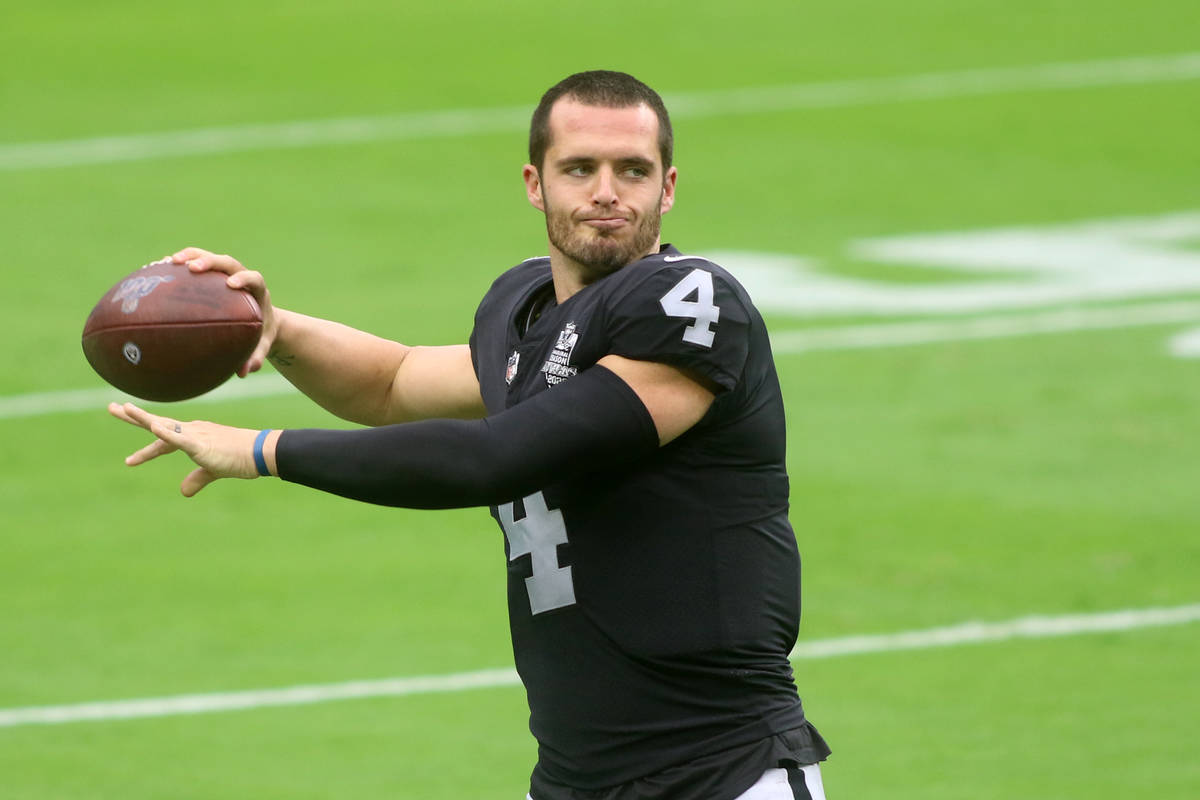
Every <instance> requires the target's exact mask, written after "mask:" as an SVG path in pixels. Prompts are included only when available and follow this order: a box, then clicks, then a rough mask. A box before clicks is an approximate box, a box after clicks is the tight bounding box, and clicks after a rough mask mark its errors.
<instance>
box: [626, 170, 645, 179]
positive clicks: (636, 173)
mask: <svg viewBox="0 0 1200 800" xmlns="http://www.w3.org/2000/svg"><path fill="white" fill-rule="evenodd" d="M625 174H626V175H628V176H629V177H631V178H646V177H649V176H650V171H649V170H648V169H646V168H645V167H627V168H626V169H625Z"/></svg>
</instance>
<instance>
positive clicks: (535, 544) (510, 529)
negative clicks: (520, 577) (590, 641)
mask: <svg viewBox="0 0 1200 800" xmlns="http://www.w3.org/2000/svg"><path fill="white" fill-rule="evenodd" d="M524 505H525V516H524V517H522V518H521V519H513V517H514V512H513V503H505V504H504V505H502V506H500V507H499V508H498V509H497V510H498V511H499V512H500V525H501V527H503V528H504V535H505V536H507V537H508V560H509V561H515V560H517V559H518V558H520V557H522V556H531V558H530V561H531V563H532V566H533V574H532V575H530V576H529V577H528V578H526V579H525V591H526V592H528V593H529V610H530V611H531V612H532V613H534V614H541V613H542V612H543V611H553V610H554V609H556V608H563V607H564V606H573V605H575V582H574V581H573V580H572V578H571V568H570V567H560V566H559V565H558V546H559V545H560V544H566V543H567V526H566V524H564V523H563V516H562V512H561V511H559V510H558V509H554V510H551V509H549V508H547V507H546V498H544V497H542V493H541V492H537V493H536V494H531V495H529V497H526V498H525V500H524Z"/></svg>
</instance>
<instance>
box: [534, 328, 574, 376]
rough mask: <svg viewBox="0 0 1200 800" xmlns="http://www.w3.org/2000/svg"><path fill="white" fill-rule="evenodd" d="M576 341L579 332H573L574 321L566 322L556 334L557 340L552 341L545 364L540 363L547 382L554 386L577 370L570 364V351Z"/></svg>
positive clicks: (572, 349)
mask: <svg viewBox="0 0 1200 800" xmlns="http://www.w3.org/2000/svg"><path fill="white" fill-rule="evenodd" d="M578 341H579V334H578V333H576V332H575V323H574V322H568V323H567V324H566V326H565V327H563V329H562V331H561V332H560V333H559V334H558V341H557V342H555V343H554V349H553V350H551V351H550V357H549V358H547V359H546V363H545V364H542V372H543V373H544V374H545V376H546V383H547V384H549V385H550V386H554V385H555V384H559V383H562V382H563V381H565V380H566V379H567V378H570V377H571V376H572V375H574V374H575V373H577V372H579V369H578V368H577V367H572V366H571V353H572V352H574V350H575V344H576V343H577V342H578Z"/></svg>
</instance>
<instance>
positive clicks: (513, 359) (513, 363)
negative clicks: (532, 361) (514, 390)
mask: <svg viewBox="0 0 1200 800" xmlns="http://www.w3.org/2000/svg"><path fill="white" fill-rule="evenodd" d="M520 363H521V354H520V353H518V352H517V351H516V350H513V352H512V355H511V356H509V357H508V369H506V370H504V382H505V383H506V384H508V385H509V386H512V382H513V378H515V377H517V365H518V364H520Z"/></svg>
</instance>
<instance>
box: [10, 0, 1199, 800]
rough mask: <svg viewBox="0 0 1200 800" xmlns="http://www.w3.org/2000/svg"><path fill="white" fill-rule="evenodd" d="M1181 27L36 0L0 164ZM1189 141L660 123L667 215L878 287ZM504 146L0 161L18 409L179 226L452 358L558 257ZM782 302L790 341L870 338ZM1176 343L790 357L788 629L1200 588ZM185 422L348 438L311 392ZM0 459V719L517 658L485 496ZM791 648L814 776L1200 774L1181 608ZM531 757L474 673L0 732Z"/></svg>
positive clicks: (486, 766)
mask: <svg viewBox="0 0 1200 800" xmlns="http://www.w3.org/2000/svg"><path fill="white" fill-rule="evenodd" d="M1193 5H1194V4H1192V3H1189V2H1184V0H1150V1H1149V2H1144V3H1140V4H1137V5H1136V6H1133V5H1130V4H1128V3H1121V2H1116V0H1100V1H1099V2H1090V3H1086V4H1084V3H1081V2H1069V1H1066V0H1064V1H1062V2H1038V3H1034V2H1028V0H1020V2H1016V3H1013V2H999V1H998V0H979V2H970V3H962V2H946V1H945V0H913V2H908V3H904V4H895V3H886V2H882V0H858V1H857V2H845V3H839V4H824V5H821V4H816V5H812V4H806V5H800V4H795V3H787V2H782V1H778V2H775V1H771V0H751V1H750V2H746V3H740V4H729V3H716V2H694V3H688V4H686V5H684V4H678V3H657V2H652V3H647V2H639V3H633V2H627V1H626V0H620V1H619V2H615V3H609V4H607V5H605V6H604V8H603V9H599V8H592V7H588V8H586V9H584V8H583V7H579V6H573V5H559V6H547V5H545V4H537V3H531V2H525V1H524V0H519V1H518V2H513V3H506V4H485V3H480V2H477V1H474V2H449V3H441V4H434V5H427V6H423V7H419V8H417V7H413V8H399V7H397V6H396V5H395V4H387V3H383V2H379V0H354V1H353V2H337V3H334V2H328V1H327V0H320V1H318V2H310V3H305V4H303V5H299V4H293V3H283V2H254V3H232V2H226V1H224V0H219V1H218V2H212V3H206V4H204V6H203V8H200V7H195V6H186V5H183V6H164V5H162V4H152V3H145V2H128V1H126V2H110V3H104V4H94V3H82V2H65V1H64V2H55V3H48V4H41V5H37V4H27V5H25V6H22V7H20V8H13V9H10V10H6V12H5V24H4V25H0V150H2V149H3V148H6V147H12V146H15V145H19V144H22V143H30V142H54V141H64V140H75V139H87V138H94V137H105V136H125V135H133V134H146V133H162V132H170V131H177V130H190V129H195V128H207V127H214V126H237V125H251V124H263V123H277V122H289V121H296V120H300V121H310V120H330V119H338V118H343V117H350V116H361V117H371V118H374V117H377V116H383V115H392V114H400V113H408V112H414V113H416V112H427V111H436V110H441V109H504V108H510V107H514V106H516V107H521V106H527V107H530V108H531V107H532V104H533V102H534V101H535V100H536V97H537V95H538V94H539V93H540V92H541V91H542V90H544V89H545V88H546V87H547V86H548V85H549V84H550V83H552V82H553V81H555V80H557V79H558V78H559V77H561V76H562V75H565V74H566V73H568V72H571V71H575V70H577V69H586V68H593V67H611V68H620V69H626V70H629V71H632V72H634V73H635V74H638V75H640V76H642V77H644V78H645V79H646V80H647V81H649V82H650V83H651V84H653V85H655V86H656V87H657V88H659V89H660V90H661V91H663V92H664V93H666V94H668V95H672V94H676V95H682V94H687V93H695V92H708V91H715V90H721V89H740V88H753V87H771V86H783V85H790V84H812V83H825V82H833V81H858V80H870V79H875V78H886V77H889V76H903V75H913V74H921V73H944V72H953V71H956V70H965V69H976V68H997V67H1012V68H1025V67H1031V66H1036V65H1041V64H1048V63H1056V62H1072V61H1080V62H1086V61H1097V60H1106V59H1118V58H1126V57H1134V56H1155V55H1162V54H1174V53H1187V52H1191V51H1193V50H1194V49H1195V42H1196V39H1195V21H1194V7H1193ZM1197 129H1200V80H1197V79H1195V78H1192V79H1190V80H1177V81H1152V82H1146V83H1132V84H1125V85H1098V86H1094V87H1088V88H1078V89H1070V90H1058V91H1051V90H1046V89H1038V88H1027V89H1024V90H1014V91H1006V92H997V93H992V94H978V95H970V96H958V97H946V98H941V99H928V100H897V101H895V102H881V101H872V102H862V103H846V104H842V105H834V106H830V107H809V108H791V109H776V110H768V111H759V112H755V113H746V114H734V113H715V114H710V115H705V116H681V117H680V118H679V119H678V120H677V124H676V132H677V139H678V144H677V159H678V163H679V166H680V169H681V177H680V182H679V202H678V204H677V206H676V208H675V210H673V211H672V213H671V214H670V215H669V216H668V217H667V219H666V229H665V234H666V238H667V239H668V240H671V241H674V242H676V243H678V244H679V245H680V246H681V247H683V248H684V249H685V250H686V251H688V252H697V253H703V252H706V251H714V250H734V251H757V252H767V253H777V254H793V255H798V256H804V257H806V258H809V259H811V260H813V261H814V262H816V263H819V264H820V267H821V269H824V270H827V271H829V272H830V273H833V274H837V275H842V276H848V277H854V278H858V279H862V280H867V281H872V282H885V283H886V282H893V283H900V284H905V283H912V282H917V283H922V284H932V285H952V284H954V283H956V282H962V281H965V280H968V279H969V280H973V281H978V282H981V284H986V281H987V280H988V279H989V276H979V275H974V274H973V275H970V276H963V275H959V274H956V273H955V272H954V271H948V270H945V269H943V268H940V267H935V266H932V265H928V264H921V263H914V264H880V263H876V262H870V261H865V260H863V259H862V258H860V257H858V256H857V255H856V254H855V252H854V250H853V245H854V243H855V242H856V241H859V240H863V239H866V238H871V237H884V236H893V235H901V234H908V233H917V232H931V231H962V230H978V229H987V228H997V227H1005V226H1018V225H1019V226H1031V225H1053V224H1060V223H1066V222H1074V221H1079V220H1093V219H1107V218H1118V217H1138V216H1147V217H1152V216H1156V215H1162V214H1168V213H1175V212H1187V211H1195V210H1197V209H1198V208H1200V194H1198V193H1197V190H1196V187H1197V186H1200V161H1198V160H1197V159H1196V154H1195V144H1194V139H1195V135H1194V132H1195V131H1196V130H1197ZM523 154H524V135H523V132H522V131H521V130H520V127H519V126H514V127H512V129H511V130H507V129H500V130H489V131H485V132H465V133H461V134H458V135H453V136H448V135H444V136H437V135H433V136H422V137H415V138H407V139H395V140H380V141H371V142H364V143H357V144H345V143H343V144H326V145H320V146H313V147H300V148H279V147H263V148H259V149H253V150H243V151H236V152H223V153H216V154H210V155H202V156H188V157H172V158H160V159H149V160H137V161H127V162H116V163H96V164H89V165H80V166H65V167H53V168H51V167H39V168H29V169H22V168H9V169H2V170H0V241H2V242H3V243H4V256H5V266H6V268H7V269H6V280H5V286H4V290H3V292H0V312H2V313H0V320H2V321H0V331H2V332H3V334H4V341H5V343H6V346H5V347H4V349H3V350H2V351H0V399H3V398H10V397H15V396H18V395H24V394H29V393H37V392H60V391H68V390H77V389H101V388H102V387H103V384H102V383H101V382H100V380H99V379H98V378H97V377H96V376H95V375H93V374H92V373H91V372H90V370H89V368H88V366H87V364H86V362H85V361H84V360H83V358H82V353H81V351H80V349H79V343H78V342H79V338H78V337H79V333H80V331H81V329H82V325H83V320H84V318H85V317H86V314H87V311H88V310H89V308H90V307H91V305H92V303H93V302H95V300H96V298H98V297H99V296H100V294H101V293H103V291H104V290H105V289H106V288H107V287H108V286H109V285H111V283H112V282H113V281H114V280H115V279H116V278H117V277H120V276H121V275H124V274H126V273H127V272H128V271H129V270H130V269H132V268H133V267H135V266H137V265H138V264H141V263H145V262H147V261H150V260H152V259H154V258H157V257H159V256H161V255H162V254H163V253H165V252H168V251H170V250H173V249H175V248H178V247H181V246H183V245H186V244H198V245H202V246H206V247H209V248H212V249H214V250H218V251H221V252H230V253H233V254H234V255H237V256H238V257H240V258H241V259H242V260H243V261H245V262H246V263H247V264H250V265H251V266H253V267H255V268H258V269H262V270H263V271H264V273H265V274H266V275H267V278H268V281H269V285H270V286H271V290H272V293H273V296H274V297H275V299H276V300H277V302H279V303H280V304H281V305H283V306H286V307H289V308H294V309H296V310H300V311H304V312H308V313H313V314H317V315H320V316H325V317H330V318H334V319H338V320H340V321H344V322H347V323H349V324H353V325H356V326H359V327H362V328H366V329H368V330H371V331H373V332H376V333H379V334H381V335H385V336H390V337H393V338H397V339H400V340H403V341H408V342H416V343H431V344H433V343H447V342H460V341H464V340H465V338H466V336H467V334H468V333H469V331H470V326H471V318H472V313H473V310H474V304H475V302H476V301H477V300H478V298H479V297H480V296H481V294H482V292H483V291H484V290H485V289H486V287H487V285H488V284H489V282H490V281H491V279H492V278H493V277H494V276H495V275H496V274H497V273H498V272H499V271H500V270H501V269H503V268H505V267H507V266H509V265H511V264H513V263H516V262H517V261H519V260H521V259H523V258H525V257H528V256H531V255H536V254H538V253H540V252H542V251H543V250H544V246H545V244H544V234H543V232H542V228H541V221H540V218H539V215H538V214H537V213H536V212H535V211H533V210H532V209H530V208H529V207H528V205H527V203H526V202H525V199H524V196H523V193H522V187H521V185H520V181H519V176H520V167H521V165H522V163H523V161H524V155H523ZM1196 241H1197V239H1196V238H1195V237H1194V236H1193V238H1192V239H1191V240H1189V241H1188V242H1183V243H1181V244H1180V247H1183V248H1185V249H1186V247H1188V246H1190V247H1191V248H1192V252H1195V246H1196V245H1195V243H1196ZM1189 243H1190V244H1189ZM1194 294H1195V293H1193V296H1194ZM1115 301H1116V302H1117V303H1118V304H1120V303H1123V302H1125V300H1124V299H1122V298H1115ZM769 316H770V318H769V322H770V324H771V326H772V329H773V330H775V331H786V330H790V329H794V328H801V327H806V326H814V325H820V326H836V325H849V324H854V322H855V320H856V319H858V318H857V317H856V316H855V315H854V314H847V315H845V317H844V318H834V319H818V320H814V319H811V318H805V317H802V316H798V315H791V314H787V313H782V312H773V313H772V314H770V315H769ZM1185 329H1186V326H1185V325H1183V326H1181V325H1179V324H1174V325H1163V326H1149V327H1143V328H1129V329H1119V330H1110V331H1103V332H1095V331H1093V332H1072V333H1064V334H1058V335H1052V336H1029V337H1015V338H1009V339H997V340H993V341H986V342H966V341H962V342H947V343H943V344H935V345H922V346H914V347H899V348H882V349H871V350H844V351H831V352H816V353H794V352H783V351H781V352H780V353H779V355H778V358H777V361H778V364H779V369H780V373H781V377H782V380H783V384H784V390H785V394H786V398H787V401H788V414H789V466H790V470H791V475H792V503H793V514H792V519H793V522H794V524H795V527H796V529H797V533H798V536H799V539H800V545H801V550H802V553H803V556H804V564H805V620H804V625H803V629H802V637H803V638H804V639H806V640H812V639H818V638H827V637H830V638H831V637H838V636H846V635H854V634H862V633H875V632H891V631H902V630H909V629H914V628H922V627H932V626H939V625H950V624H954V623H957V622H960V621H963V620H968V619H984V620H1005V619H1010V618H1013V617H1017V616H1022V615H1027V614H1034V613H1042V614H1062V613H1079V612H1092V611H1104V610H1109V609H1119V608H1145V607H1152V606H1175V605H1184V604H1191V603H1196V602H1200V593H1198V592H1197V583H1196V577H1195V576H1196V570H1197V565H1200V544H1198V543H1200V536H1198V535H1197V534H1200V511H1198V510H1197V506H1196V503H1195V500H1194V496H1195V489H1194V487H1195V486H1196V484H1197V479H1198V478H1200V470H1198V469H1197V467H1196V465H1195V458H1194V455H1193V453H1194V447H1193V446H1192V443H1193V442H1194V441H1196V440H1197V438H1198V436H1200V423H1198V422H1197V418H1196V415H1195V413H1194V398H1195V397H1196V396H1197V394H1198V392H1200V373H1198V372H1197V369H1196V362H1194V361H1191V360H1183V359H1178V358H1173V357H1171V356H1170V355H1169V354H1168V353H1167V350H1166V347H1165V342H1166V340H1167V338H1168V337H1169V336H1171V335H1173V334H1175V333H1179V332H1181V331H1183V330H1185ZM160 408H161V407H160ZM171 413H173V414H178V415H179V416H182V417H184V418H189V417H192V416H203V417H206V418H214V419H217V420H220V421H224V422H229V423H232V424H238V425H244V426H246V427H267V426H272V427H283V426H310V425H341V424H344V423H339V422H338V421H336V420H331V419H330V418H329V417H328V416H327V415H325V414H324V413H323V412H321V411H320V410H319V409H316V408H315V407H313V406H312V405H310V404H308V403H307V402H306V401H305V400H304V399H303V398H299V397H295V396H275V397H268V398H259V399H245V400H240V401H234V400H230V401H226V402H219V403H214V404H199V403H194V404H193V403H188V404H182V405H180V406H178V407H174V408H172V409H171ZM0 442H2V443H3V455H4V458H3V460H2V461H0V478H2V480H0V507H2V508H3V515H2V517H0V520H2V521H0V609H3V612H4V613H3V614H0V656H2V657H0V709H9V708H16V707H22V706H34V705H51V704H68V703H78V702H86V701H93V700H108V699H120V698H138V697H159V696H168V695H174V694H184V693H195V692H214V691H232V690H238V689H257V688H269V687H280V686H292V685H298V684H308V683H330V682H338V681H347V680H357V679H371V678H385V677H391V676H409V675H440V674H448V673H455V672H464V671H470V670H476V669H485V668H495V667H505V666H508V665H510V664H511V651H510V649H509V642H508V636H507V631H506V625H505V613H504V608H503V603H504V586H503V569H502V564H501V560H502V558H503V549H502V541H501V538H500V533H499V531H498V530H497V529H496V527H495V525H494V523H492V521H491V520H490V519H489V518H488V516H487V514H486V512H483V511H480V510H464V511H456V512H445V513H431V512H411V511H395V510H388V509H377V508H370V507H366V506H358V505H354V504H351V503H348V502H345V501H342V500H338V499H336V498H330V497H324V496H320V495H317V494H314V493H310V492H307V491H305V490H302V489H299V488H298V487H294V486H287V485H282V484H278V483H273V482H266V481H257V482H253V483H251V482H224V483H221V484H218V485H216V486H213V487H210V488H209V489H207V490H205V492H204V493H202V494H201V495H200V496H199V497H197V498H195V499H193V500H190V501H189V500H184V499H183V498H181V497H180V496H179V495H178V492H177V489H176V487H177V485H178V482H179V480H180V479H181V478H182V477H183V475H184V474H185V473H186V471H187V467H185V466H184V464H183V463H182V462H181V461H179V460H172V459H165V460H163V461H162V463H154V464H151V465H147V466H145V467H141V468H139V469H138V470H136V471H133V470H129V469H127V468H125V467H124V466H123V465H122V464H121V458H122V456H123V455H125V454H126V453H127V452H130V451H132V450H133V449H135V448H137V447H138V446H140V443H141V442H142V437H141V436H140V435H139V434H138V433H137V432H136V431H134V430H132V429H129V428H126V427H125V426H122V425H120V424H119V423H116V422H115V421H112V420H110V419H109V418H108V417H107V415H106V414H105V413H104V411H103V408H102V403H101V404H98V405H97V407H96V409H95V410H94V411H87V412H48V413H44V414H36V415H28V416H20V417H16V416H10V417H5V418H0ZM796 667H797V674H798V678H799V682H800V686H801V691H802V694H803V695H804V697H805V701H806V705H807V707H808V709H809V711H810V714H811V715H812V717H813V719H814V720H815V721H816V722H817V723H818V725H819V726H820V727H821V729H822V731H823V732H824V733H825V734H826V736H827V738H829V740H830V742H831V744H832V745H833V748H834V750H835V755H834V757H833V758H832V759H831V760H830V762H829V763H828V764H827V765H826V767H825V779H826V785H827V788H828V791H829V795H830V797H831V798H847V797H862V798H868V797H884V796H886V797H895V798H907V797H912V798H917V797H920V798H940V797H945V798H961V797H971V798H990V797H996V798H1000V797H1012V796H1034V795H1037V796H1048V797H1060V798H1092V797H1099V796H1107V795H1110V794H1114V793H1116V794H1129V795H1134V794H1137V795H1146V796H1154V797H1156V798H1179V799H1180V800H1183V798H1191V797H1193V796H1194V794H1195V787H1196V786H1197V785H1200V773H1198V772H1197V768H1196V766H1195V761H1196V760H1195V759H1194V758H1192V757H1191V754H1190V751H1189V749H1188V747H1189V743H1190V742H1193V741H1194V740H1195V738H1196V735H1197V731H1196V726H1195V723H1194V720H1195V718H1196V717H1197V715H1198V714H1200V702H1198V701H1197V699H1196V693H1195V692H1194V691H1193V690H1192V684H1193V683H1194V675H1195V674H1196V671H1197V668H1200V646H1198V645H1197V639H1196V628H1195V625H1191V626H1181V627H1174V628H1164V629H1157V630H1153V631H1131V632H1126V633H1121V634H1106V635H1102V636H1079V637H1070V638H1062V639H1046V640H1037V641H1023V642H1019V643H994V644H986V645H975V646H969V647H960V648H940V649H932V650H926V651H919V652H908V653H885V654H876V655H862V656H846V657H838V658H830V659H824V660H817V661H801V662H798V663H797V665H796ZM533 757H534V747H533V744H532V742H531V740H530V738H529V736H528V733H527V730H526V724H525V710H524V697H523V693H522V692H521V690H520V689H517V688H500V689H488V690H474V691H464V692H457V693H442V694H432V695H424V696H411V697H400V698H387V699H373V700H358V701H349V702H341V703H331V704H325V705H313V706H298V707H292V708H277V709H264V710H253V711H244V712H235V713H221V714H209V715H198V716H179V717H168V718H163V719H152V720H140V721H107V722H88V723H74V724H68V725H61V726H23V727H12V728H0V787H2V788H0V795H2V796H3V797H5V798H20V799H21V800H24V799H25V798H29V799H30V800H35V799H36V800H46V799H49V798H73V797H79V798H84V797H87V798H103V797H120V798H123V799H130V800H136V798H158V797H164V796H169V797H180V798H215V797H220V798H237V797H255V798H273V797H279V798H283V797H288V798H318V797H349V796H352V797H356V798H364V799H365V798H371V797H391V798H397V797H401V798H421V800H436V799H437V798H452V797H453V798H459V797H475V798H496V800H501V799H502V798H519V797H521V796H523V794H524V791H525V788H526V783H525V780H526V778H527V775H528V770H529V768H530V766H531V764H532V759H533Z"/></svg>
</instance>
